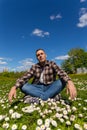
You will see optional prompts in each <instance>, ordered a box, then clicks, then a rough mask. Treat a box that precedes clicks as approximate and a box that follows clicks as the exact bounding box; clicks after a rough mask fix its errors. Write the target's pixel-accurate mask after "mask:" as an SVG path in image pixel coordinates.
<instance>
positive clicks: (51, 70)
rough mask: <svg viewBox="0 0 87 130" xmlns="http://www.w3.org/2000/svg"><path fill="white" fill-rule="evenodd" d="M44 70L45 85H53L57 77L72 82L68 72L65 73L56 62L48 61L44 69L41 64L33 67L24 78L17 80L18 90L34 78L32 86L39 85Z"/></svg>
mask: <svg viewBox="0 0 87 130" xmlns="http://www.w3.org/2000/svg"><path fill="white" fill-rule="evenodd" d="M43 70H44V74H43V83H44V84H45V85H48V84H51V83H52V82H53V81H55V80H56V76H57V75H58V77H59V78H60V79H61V80H62V81H65V82H67V81H68V80H70V77H69V76H68V75H67V74H66V72H64V71H63V70H62V69H61V68H60V67H59V66H58V65H57V64H56V63H55V62H53V61H48V60H46V62H45V65H44V67H42V66H41V65H40V64H39V63H37V64H35V65H32V67H31V68H30V70H29V71H27V73H25V75H24V76H23V77H22V78H20V79H18V80H17V82H16V84H15V86H16V88H18V87H22V86H23V85H24V84H25V83H27V82H28V80H29V79H30V78H32V77H33V82H32V84H39V80H40V75H41V72H42V71H43Z"/></svg>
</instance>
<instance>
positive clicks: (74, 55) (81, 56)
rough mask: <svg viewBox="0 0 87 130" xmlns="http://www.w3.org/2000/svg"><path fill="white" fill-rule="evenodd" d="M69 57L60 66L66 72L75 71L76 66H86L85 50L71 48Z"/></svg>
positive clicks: (86, 56)
mask: <svg viewBox="0 0 87 130" xmlns="http://www.w3.org/2000/svg"><path fill="white" fill-rule="evenodd" d="M68 55H69V58H68V59H67V60H65V61H64V62H63V63H62V64H61V66H62V68H63V69H64V70H65V71H66V72H68V73H76V70H77V68H83V67H85V68H87V52H85V51H84V50H83V49H81V48H75V49H71V50H70V51H69V52H68Z"/></svg>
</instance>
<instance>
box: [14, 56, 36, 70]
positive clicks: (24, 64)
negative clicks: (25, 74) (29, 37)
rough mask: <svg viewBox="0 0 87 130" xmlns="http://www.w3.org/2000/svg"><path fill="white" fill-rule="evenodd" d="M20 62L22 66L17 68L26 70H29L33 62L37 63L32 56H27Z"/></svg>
mask: <svg viewBox="0 0 87 130" xmlns="http://www.w3.org/2000/svg"><path fill="white" fill-rule="evenodd" d="M19 63H20V64H21V65H20V66H18V67H17V68H15V70H17V71H24V70H28V69H29V68H30V67H31V66H32V65H33V64H35V63H34V62H33V59H31V58H26V59H24V60H22V61H19Z"/></svg>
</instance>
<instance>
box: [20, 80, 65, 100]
mask: <svg viewBox="0 0 87 130" xmlns="http://www.w3.org/2000/svg"><path fill="white" fill-rule="evenodd" d="M65 85H66V83H62V82H61V80H56V81H54V82H53V83H51V84H50V85H43V84H40V85H38V84H29V83H26V84H25V85H23V87H21V91H22V92H23V93H25V94H26V95H31V96H33V97H39V98H41V99H42V100H47V99H48V98H52V97H54V96H56V95H57V94H59V93H60V92H61V91H62V90H63V89H64V87H65Z"/></svg>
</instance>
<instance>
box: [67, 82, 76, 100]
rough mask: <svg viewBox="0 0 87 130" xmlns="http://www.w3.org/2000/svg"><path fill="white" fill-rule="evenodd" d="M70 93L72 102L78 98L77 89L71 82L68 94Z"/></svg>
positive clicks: (68, 86) (68, 85) (68, 84)
mask: <svg viewBox="0 0 87 130" xmlns="http://www.w3.org/2000/svg"><path fill="white" fill-rule="evenodd" d="M68 93H69V94H70V98H71V99H72V100H74V99H75V98H76V96H77V91H76V88H75V86H74V83H73V82H72V81H71V80H69V81H68V82H67V94H68Z"/></svg>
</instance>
